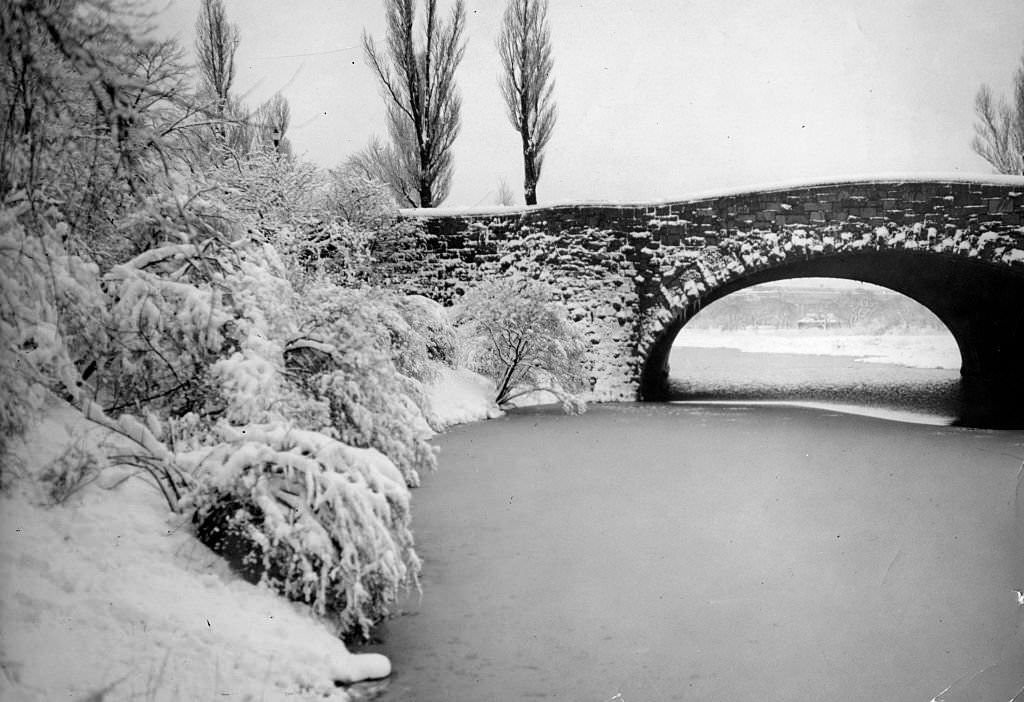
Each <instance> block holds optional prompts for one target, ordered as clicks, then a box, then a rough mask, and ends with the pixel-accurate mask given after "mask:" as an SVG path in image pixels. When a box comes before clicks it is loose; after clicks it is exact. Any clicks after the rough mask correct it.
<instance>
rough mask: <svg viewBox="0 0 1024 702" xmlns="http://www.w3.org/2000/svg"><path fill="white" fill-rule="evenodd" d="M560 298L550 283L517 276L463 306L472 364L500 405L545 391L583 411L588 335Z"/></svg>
mask: <svg viewBox="0 0 1024 702" xmlns="http://www.w3.org/2000/svg"><path fill="white" fill-rule="evenodd" d="M555 299H556V297H555V294H554V291H553V290H552V289H551V288H550V287H549V286H548V285H546V284H544V283H542V282H539V281H536V280H533V279H531V278H526V277H522V276H518V275H514V276H511V277H507V278H502V279H498V280H492V281H487V282H484V283H481V284H480V285H478V286H477V287H476V288H474V289H472V290H470V291H469V292H468V293H467V294H466V296H465V298H464V299H463V301H462V302H461V303H460V305H459V306H458V308H457V310H456V325H457V326H458V327H459V328H460V331H462V333H463V335H464V337H465V339H466V343H467V351H468V355H469V359H468V365H469V367H471V368H473V369H474V370H476V371H478V372H480V373H482V374H483V375H485V376H487V377H489V378H491V379H492V380H494V382H495V383H496V385H497V393H496V395H495V402H497V404H498V405H507V404H509V403H510V402H512V401H513V400H515V399H516V398H517V397H521V396H523V395H526V394H529V393H536V392H545V393H550V394H552V395H554V396H555V397H556V398H557V399H558V400H559V401H560V402H561V403H562V406H563V407H564V408H565V410H566V411H570V412H581V411H583V408H584V404H583V401H582V400H581V399H580V398H579V393H580V392H582V391H583V390H584V389H585V388H586V383H585V379H584V375H583V354H584V344H583V337H582V335H581V334H580V332H579V331H578V330H577V329H576V328H575V327H574V326H573V325H572V323H571V322H570V321H569V318H568V314H567V313H566V311H565V310H564V309H562V308H561V306H560V305H559V304H557V303H556V302H555Z"/></svg>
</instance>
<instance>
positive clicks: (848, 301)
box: [690, 289, 944, 333]
mask: <svg viewBox="0 0 1024 702" xmlns="http://www.w3.org/2000/svg"><path fill="white" fill-rule="evenodd" d="M690 326H691V327H693V328H699V329H722V330H728V331H734V330H738V329H757V328H762V329H797V328H801V327H808V326H809V327H815V326H821V327H827V328H840V329H845V330H850V331H855V332H873V333H885V332H893V331H913V330H941V329H943V328H944V327H943V325H942V322H940V321H939V319H938V318H937V317H936V316H935V315H933V314H932V313H931V312H929V311H928V310H927V309H926V308H925V307H923V306H921V305H920V304H919V303H917V302H915V301H914V300H911V299H910V298H908V297H906V296H904V295H900V294H898V293H894V292H890V291H886V290H875V289H864V290H852V291H847V290H839V291H804V290H795V289H794V290H778V291H773V292H760V291H759V292H754V291H740V292H737V293H733V294H732V295H729V296H727V297H724V298H722V299H721V300H718V301H716V302H714V303H712V304H711V305H708V307H707V308H706V309H704V310H703V311H701V312H700V314H698V315H697V316H696V317H695V318H694V319H693V321H692V322H690Z"/></svg>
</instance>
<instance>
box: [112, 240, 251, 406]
mask: <svg viewBox="0 0 1024 702" xmlns="http://www.w3.org/2000/svg"><path fill="white" fill-rule="evenodd" d="M230 258H232V252H231V249H230V247H229V246H227V245H226V244H225V243H224V242H222V241H220V240H219V239H218V238H209V239H206V240H205V241H203V242H201V243H198V244H195V243H191V242H190V241H188V239H187V238H186V239H185V240H184V241H183V243H176V244H166V245H163V246H159V247H157V248H153V249H150V250H148V251H146V252H145V253H143V254H140V255H139V256H136V257H135V258H133V259H132V260H130V261H128V262H127V263H123V264H120V265H117V266H115V267H114V268H113V269H111V271H110V272H109V273H108V274H107V275H106V276H105V283H106V285H107V290H108V293H109V295H110V297H111V309H110V312H111V320H112V324H111V329H112V335H113V336H114V337H115V339H116V343H117V352H116V353H115V354H113V355H112V356H111V358H110V359H109V362H108V363H107V364H106V367H105V368H104V373H103V378H104V381H105V383H106V390H107V392H108V393H109V397H110V406H111V407H112V408H114V409H125V408H133V409H135V410H138V409H140V408H142V407H143V406H149V405H152V406H155V407H158V408H160V409H161V410H163V411H164V412H166V413H167V414H169V415H171V416H181V415H184V414H186V413H188V412H205V411H208V410H209V409H210V407H209V406H208V405H209V393H210V379H209V375H208V374H209V369H210V366H211V365H212V364H213V362H214V361H215V360H217V359H218V358H220V357H222V356H224V355H226V354H227V353H229V352H230V350H231V348H232V347H233V346H234V345H235V344H236V343H237V342H236V340H235V339H233V338H232V334H231V322H232V320H233V311H232V310H231V309H230V307H229V302H228V301H226V300H225V294H226V289H225V286H224V272H225V267H226V265H228V264H229V259H230Z"/></svg>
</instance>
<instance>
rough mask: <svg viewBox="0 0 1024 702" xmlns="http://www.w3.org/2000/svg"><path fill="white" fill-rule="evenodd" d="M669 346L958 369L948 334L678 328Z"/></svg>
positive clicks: (955, 349)
mask: <svg viewBox="0 0 1024 702" xmlns="http://www.w3.org/2000/svg"><path fill="white" fill-rule="evenodd" d="M674 346H675V347H677V348H679V347H683V348H685V347H690V348H728V349H736V350H739V351H743V352H747V353H784V354H810V355H816V356H847V357H853V358H856V359H857V360H859V361H862V362H865V363H890V364H893V365H899V366H907V367H909V368H945V369H949V370H959V369H960V362H961V359H960V350H959V348H958V347H957V345H956V341H955V340H954V339H953V337H952V335H950V334H949V333H948V332H927V331H920V332H908V333H903V332H900V333H888V334H880V335H879V334H869V333H861V334H858V333H854V332H851V331H849V330H842V331H840V330H836V329H829V330H824V329H810V330H808V329H800V330H795V329H792V330H789V329H765V330H753V329H744V330H736V331H725V330H713V329H684V330H683V331H682V332H681V333H680V334H679V336H678V337H676V340H675V344H674Z"/></svg>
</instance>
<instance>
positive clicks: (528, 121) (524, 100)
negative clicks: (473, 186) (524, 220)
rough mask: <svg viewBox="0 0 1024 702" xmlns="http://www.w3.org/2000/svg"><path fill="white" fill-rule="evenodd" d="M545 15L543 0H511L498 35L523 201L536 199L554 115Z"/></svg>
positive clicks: (532, 202)
mask: <svg viewBox="0 0 1024 702" xmlns="http://www.w3.org/2000/svg"><path fill="white" fill-rule="evenodd" d="M547 15H548V3H547V0H509V4H508V5H507V6H506V8H505V16H504V19H503V21H502V26H501V34H500V35H499V36H498V55H499V56H500V57H501V68H502V73H501V75H500V76H499V78H498V85H499V86H500V87H501V94H502V96H503V97H504V98H505V107H506V109H507V110H508V119H509V121H510V122H511V123H512V126H513V127H515V129H516V131H517V132H519V137H520V140H521V142H522V149H523V191H524V194H525V197H526V204H527V205H536V204H537V181H538V180H540V173H541V167H542V166H543V165H544V148H545V147H546V146H547V144H548V141H549V140H550V139H551V133H552V131H553V130H554V128H555V119H556V115H557V111H556V108H555V100H554V96H553V94H554V90H555V81H554V78H552V77H551V69H552V67H553V65H554V61H553V59H552V58H551V31H550V28H549V27H548V18H547Z"/></svg>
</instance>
